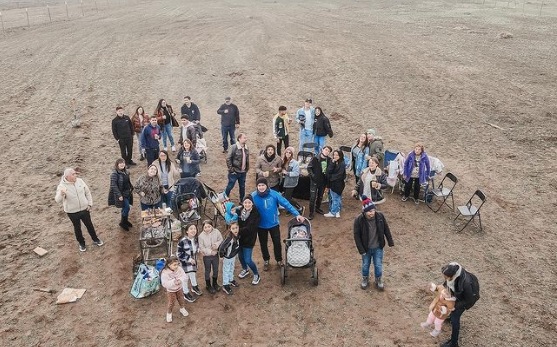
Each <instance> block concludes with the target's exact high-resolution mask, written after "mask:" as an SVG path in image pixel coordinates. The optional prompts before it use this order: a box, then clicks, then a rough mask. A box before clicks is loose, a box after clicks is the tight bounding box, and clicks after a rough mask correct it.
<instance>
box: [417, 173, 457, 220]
mask: <svg viewBox="0 0 557 347" xmlns="http://www.w3.org/2000/svg"><path fill="white" fill-rule="evenodd" d="M445 180H447V182H445ZM457 182H458V179H457V178H456V176H455V175H454V174H453V173H452V172H448V173H447V174H446V175H445V177H443V179H442V180H441V183H439V185H438V186H437V188H432V189H430V190H429V191H428V192H427V193H426V199H425V200H426V204H427V207H429V208H430V209H431V210H432V211H433V212H438V211H439V210H440V209H441V207H443V205H447V206H448V207H451V206H450V205H449V204H448V203H447V200H448V199H449V198H451V202H452V208H451V211H454V196H453V190H454V187H455V186H456V183H457ZM428 193H429V194H433V196H434V197H436V198H441V199H443V201H442V202H441V204H440V205H439V206H437V208H436V209H434V207H433V206H432V205H433V199H432V200H431V201H428V198H427V194H428Z"/></svg>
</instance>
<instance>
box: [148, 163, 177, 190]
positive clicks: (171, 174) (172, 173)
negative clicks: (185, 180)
mask: <svg viewBox="0 0 557 347" xmlns="http://www.w3.org/2000/svg"><path fill="white" fill-rule="evenodd" d="M151 165H155V166H156V167H157V173H158V176H159V180H160V181H161V184H162V170H161V161H160V159H155V161H154V162H153V163H152V164H151ZM163 165H164V163H163ZM179 179H180V171H178V168H177V167H176V164H175V163H174V162H173V161H170V170H168V187H172V186H173V185H174V184H175V183H176V182H177V181H178V180H179Z"/></svg>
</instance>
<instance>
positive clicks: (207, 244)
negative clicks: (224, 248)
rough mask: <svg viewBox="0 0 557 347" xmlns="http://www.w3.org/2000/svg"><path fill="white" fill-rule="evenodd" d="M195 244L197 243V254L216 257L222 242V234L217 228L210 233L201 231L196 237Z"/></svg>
mask: <svg viewBox="0 0 557 347" xmlns="http://www.w3.org/2000/svg"><path fill="white" fill-rule="evenodd" d="M197 242H199V252H200V253H201V254H202V255H203V256H204V257H207V256H211V255H217V253H218V252H217V251H218V249H219V246H220V244H221V242H222V234H221V233H220V231H219V230H218V229H217V228H213V230H211V231H210V232H205V231H202V232H200V233H199V236H198V237H197Z"/></svg>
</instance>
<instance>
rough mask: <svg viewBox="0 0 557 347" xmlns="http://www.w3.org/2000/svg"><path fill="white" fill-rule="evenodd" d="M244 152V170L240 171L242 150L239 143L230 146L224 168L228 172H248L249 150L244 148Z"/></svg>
mask: <svg viewBox="0 0 557 347" xmlns="http://www.w3.org/2000/svg"><path fill="white" fill-rule="evenodd" d="M244 147H245V150H244V151H245V152H246V170H245V171H242V148H241V147H240V144H239V143H235V144H233V145H232V146H230V150H228V154H227V155H226V166H227V167H228V172H230V173H233V172H247V171H248V170H249V150H248V147H247V146H245V145H244Z"/></svg>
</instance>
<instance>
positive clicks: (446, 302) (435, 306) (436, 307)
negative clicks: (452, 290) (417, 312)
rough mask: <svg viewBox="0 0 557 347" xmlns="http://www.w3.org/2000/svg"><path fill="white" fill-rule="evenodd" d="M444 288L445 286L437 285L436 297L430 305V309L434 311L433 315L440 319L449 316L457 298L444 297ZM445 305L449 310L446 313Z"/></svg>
mask: <svg viewBox="0 0 557 347" xmlns="http://www.w3.org/2000/svg"><path fill="white" fill-rule="evenodd" d="M443 288H444V287H443V286H437V288H436V289H435V299H433V301H432V302H431V304H430V305H429V309H430V311H431V312H433V315H434V316H435V317H437V318H439V319H447V318H449V315H450V314H451V312H452V311H453V309H454V306H455V299H456V298H455V297H454V296H453V297H450V298H448V299H447V298H445V297H443V295H442V294H441V291H442V290H443ZM446 290H449V289H446ZM443 306H445V307H446V310H447V312H445V313H443V312H442V307H443Z"/></svg>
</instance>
